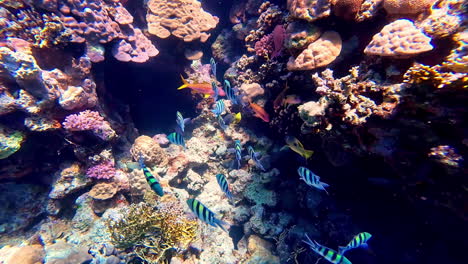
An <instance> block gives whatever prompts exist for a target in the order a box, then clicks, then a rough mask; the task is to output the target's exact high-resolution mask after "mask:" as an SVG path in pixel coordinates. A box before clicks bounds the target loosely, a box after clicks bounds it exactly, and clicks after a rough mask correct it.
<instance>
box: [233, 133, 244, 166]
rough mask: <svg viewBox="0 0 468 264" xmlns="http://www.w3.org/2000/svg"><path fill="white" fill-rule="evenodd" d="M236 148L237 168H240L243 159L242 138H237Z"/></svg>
mask: <svg viewBox="0 0 468 264" xmlns="http://www.w3.org/2000/svg"><path fill="white" fill-rule="evenodd" d="M234 150H235V152H236V160H237V169H240V166H241V159H242V145H241V142H240V140H237V139H236V141H235V147H234Z"/></svg>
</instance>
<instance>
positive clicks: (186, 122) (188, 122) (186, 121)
mask: <svg viewBox="0 0 468 264" xmlns="http://www.w3.org/2000/svg"><path fill="white" fill-rule="evenodd" d="M191 121H192V119H191V118H184V124H190V122H191Z"/></svg>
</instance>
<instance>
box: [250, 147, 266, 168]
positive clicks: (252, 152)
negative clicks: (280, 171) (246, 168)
mask: <svg viewBox="0 0 468 264" xmlns="http://www.w3.org/2000/svg"><path fill="white" fill-rule="evenodd" d="M247 150H248V152H249V155H250V158H251V159H252V160H253V161H254V163H255V166H256V167H257V168H259V169H261V170H262V171H265V167H263V165H262V163H261V162H260V159H259V157H258V153H256V152H255V150H254V149H253V148H252V146H248V147H247Z"/></svg>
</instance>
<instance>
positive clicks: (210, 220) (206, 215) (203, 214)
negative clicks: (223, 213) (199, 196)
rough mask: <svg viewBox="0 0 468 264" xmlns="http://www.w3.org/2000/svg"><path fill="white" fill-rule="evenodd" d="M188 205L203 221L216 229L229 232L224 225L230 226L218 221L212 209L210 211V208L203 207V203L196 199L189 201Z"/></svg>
mask: <svg viewBox="0 0 468 264" xmlns="http://www.w3.org/2000/svg"><path fill="white" fill-rule="evenodd" d="M187 204H188V206H189V208H190V210H192V212H193V213H194V214H195V215H196V216H197V217H198V218H200V219H201V220H202V221H204V222H205V223H207V224H209V225H211V226H214V227H217V226H219V227H220V228H221V229H223V230H224V231H225V232H227V230H226V229H225V228H224V226H223V225H228V224H227V223H226V222H224V221H221V220H219V219H217V218H216V217H215V214H214V213H213V212H212V211H211V210H210V209H208V207H206V206H205V205H203V204H202V203H201V202H199V201H198V200H196V199H188V200H187Z"/></svg>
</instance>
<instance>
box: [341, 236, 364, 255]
mask: <svg viewBox="0 0 468 264" xmlns="http://www.w3.org/2000/svg"><path fill="white" fill-rule="evenodd" d="M371 237H372V235H371V234H369V233H367V232H362V233H359V234H357V235H355V236H354V237H353V239H352V240H351V241H350V242H349V243H348V245H346V246H344V247H338V252H339V253H340V254H344V253H345V252H346V251H348V250H350V249H354V248H358V247H365V248H366V247H367V241H368V240H369V239H370V238H371Z"/></svg>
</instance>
